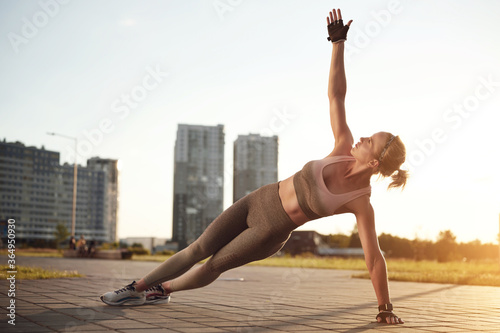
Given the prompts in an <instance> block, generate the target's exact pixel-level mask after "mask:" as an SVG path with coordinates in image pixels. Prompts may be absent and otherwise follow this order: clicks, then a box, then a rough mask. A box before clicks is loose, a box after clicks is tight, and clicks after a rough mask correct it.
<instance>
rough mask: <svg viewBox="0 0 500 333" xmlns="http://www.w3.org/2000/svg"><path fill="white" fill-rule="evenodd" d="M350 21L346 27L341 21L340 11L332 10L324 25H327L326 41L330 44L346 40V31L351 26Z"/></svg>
mask: <svg viewBox="0 0 500 333" xmlns="http://www.w3.org/2000/svg"><path fill="white" fill-rule="evenodd" d="M351 22H352V20H350V21H349V22H348V23H347V25H344V22H343V21H342V13H341V12H340V9H337V11H335V9H333V11H331V12H330V16H329V17H327V18H326V23H327V24H328V26H327V28H328V38H327V39H328V40H329V41H331V42H332V43H339V42H343V41H346V40H347V31H348V30H349V27H350V25H351Z"/></svg>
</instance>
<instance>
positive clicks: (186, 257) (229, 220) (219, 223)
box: [135, 196, 248, 292]
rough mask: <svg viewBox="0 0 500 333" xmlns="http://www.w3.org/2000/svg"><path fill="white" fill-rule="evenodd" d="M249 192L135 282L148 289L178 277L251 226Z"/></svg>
mask: <svg viewBox="0 0 500 333" xmlns="http://www.w3.org/2000/svg"><path fill="white" fill-rule="evenodd" d="M247 215H248V196H247V197H245V198H242V199H241V200H239V201H237V202H236V203H234V204H233V205H232V206H231V207H229V208H228V209H226V210H225V211H224V212H222V214H221V215H219V216H218V217H217V218H216V219H215V220H214V221H213V222H212V223H210V225H209V226H208V227H207V229H206V230H205V231H204V232H203V234H202V235H201V236H200V237H199V238H198V239H197V240H196V241H195V242H194V243H192V244H191V245H189V246H188V247H187V248H185V249H184V250H182V251H179V252H178V253H176V254H174V255H173V256H172V257H170V258H169V259H167V260H166V261H164V262H163V263H162V264H160V265H159V266H158V267H157V268H155V269H154V270H153V271H151V272H150V273H149V274H147V275H146V276H145V277H144V278H142V279H141V280H140V281H139V282H138V283H137V285H136V286H135V288H136V290H137V291H139V292H140V291H143V290H146V289H147V288H149V287H152V286H154V285H156V284H158V283H160V282H164V281H167V280H172V279H175V278H176V277H178V276H181V275H182V274H184V273H186V272H187V271H188V270H189V269H190V268H191V267H193V266H194V265H195V264H196V263H197V262H199V261H201V260H203V259H206V258H208V257H209V256H211V255H213V254H214V253H216V252H217V251H218V250H219V249H221V248H222V247H224V246H225V245H226V244H228V243H229V242H231V241H232V240H233V239H234V238H236V237H237V236H238V235H239V234H240V233H242V232H243V231H244V230H246V229H248V225H247Z"/></svg>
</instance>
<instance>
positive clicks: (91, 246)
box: [87, 240, 95, 257]
mask: <svg viewBox="0 0 500 333" xmlns="http://www.w3.org/2000/svg"><path fill="white" fill-rule="evenodd" d="M94 253H95V241H94V240H91V241H90V243H89V247H88V249H87V256H88V257H93V256H94Z"/></svg>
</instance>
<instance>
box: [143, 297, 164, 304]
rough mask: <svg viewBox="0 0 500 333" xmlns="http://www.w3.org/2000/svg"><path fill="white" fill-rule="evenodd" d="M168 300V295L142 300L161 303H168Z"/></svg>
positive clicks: (148, 302)
mask: <svg viewBox="0 0 500 333" xmlns="http://www.w3.org/2000/svg"><path fill="white" fill-rule="evenodd" d="M169 302H170V296H168V297H162V298H155V299H147V298H146V301H145V302H144V304H163V303H169Z"/></svg>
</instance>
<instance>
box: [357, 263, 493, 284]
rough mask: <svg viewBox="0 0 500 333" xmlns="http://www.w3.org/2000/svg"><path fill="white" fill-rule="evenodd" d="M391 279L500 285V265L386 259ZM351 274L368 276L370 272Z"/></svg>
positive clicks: (358, 276)
mask: <svg viewBox="0 0 500 333" xmlns="http://www.w3.org/2000/svg"><path fill="white" fill-rule="evenodd" d="M387 270H388V273H389V280H391V281H413V282H433V283H451V284H461V285H475V286H495V287H500V268H499V264H498V262H496V261H489V262H488V261H484V262H462V261H454V262H447V263H438V262H435V261H418V262H417V261H411V260H387ZM352 277H356V278H365V279H369V278H370V276H369V274H368V273H367V272H365V273H360V274H353V275H352Z"/></svg>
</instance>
